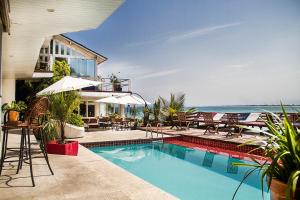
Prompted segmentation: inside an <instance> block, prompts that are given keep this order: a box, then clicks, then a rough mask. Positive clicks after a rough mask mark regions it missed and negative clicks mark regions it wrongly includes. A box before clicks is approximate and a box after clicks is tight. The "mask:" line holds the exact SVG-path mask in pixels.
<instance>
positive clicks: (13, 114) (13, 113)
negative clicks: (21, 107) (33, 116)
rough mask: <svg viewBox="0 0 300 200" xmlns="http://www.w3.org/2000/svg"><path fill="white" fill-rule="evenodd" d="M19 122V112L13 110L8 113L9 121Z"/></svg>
mask: <svg viewBox="0 0 300 200" xmlns="http://www.w3.org/2000/svg"><path fill="white" fill-rule="evenodd" d="M18 120H19V112H18V111H15V110H11V111H9V113H8V121H10V122H16V121H18Z"/></svg>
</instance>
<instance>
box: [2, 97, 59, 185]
mask: <svg viewBox="0 0 300 200" xmlns="http://www.w3.org/2000/svg"><path fill="white" fill-rule="evenodd" d="M48 106H49V100H48V98H46V97H42V98H39V99H38V100H36V101H35V102H33V103H32V105H31V106H30V108H29V109H28V111H27V113H26V120H25V121H24V122H16V123H10V122H7V121H6V120H5V123H4V125H3V126H2V130H3V142H2V153H1V162H0V175H1V173H2V169H3V165H4V162H18V168H17V174H18V173H19V170H20V169H22V165H23V162H25V163H27V164H29V168H30V175H31V181H32V185H33V187H34V186H35V182H34V177H33V168H32V158H33V157H32V149H31V141H30V130H33V131H37V132H38V133H39V134H40V136H41V140H40V149H41V152H42V154H43V157H44V158H45V160H46V163H47V165H48V168H49V170H50V172H51V174H52V175H53V174H54V173H53V171H52V169H51V166H50V163H49V159H48V153H47V149H46V145H45V144H46V135H45V133H44V131H43V125H42V124H43V120H44V118H45V115H46V113H47V110H48ZM7 116H8V112H6V113H5V115H4V117H5V119H6V118H7ZM11 129H21V140H20V147H19V159H18V160H17V161H16V160H7V161H5V159H8V158H11V156H10V157H9V156H6V152H7V151H17V148H8V147H7V140H8V135H9V134H8V131H9V130H11ZM24 154H25V155H24ZM35 158H37V157H35ZM27 160H28V161H29V162H27Z"/></svg>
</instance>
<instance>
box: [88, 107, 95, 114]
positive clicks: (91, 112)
mask: <svg viewBox="0 0 300 200" xmlns="http://www.w3.org/2000/svg"><path fill="white" fill-rule="evenodd" d="M88 117H95V105H90V104H89V105H88Z"/></svg>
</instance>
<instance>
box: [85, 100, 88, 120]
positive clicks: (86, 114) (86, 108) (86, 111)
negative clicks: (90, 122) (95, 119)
mask: <svg viewBox="0 0 300 200" xmlns="http://www.w3.org/2000/svg"><path fill="white" fill-rule="evenodd" d="M85 116H86V117H88V116H89V101H86V103H85Z"/></svg>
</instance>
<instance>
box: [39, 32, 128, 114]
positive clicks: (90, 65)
mask: <svg viewBox="0 0 300 200" xmlns="http://www.w3.org/2000/svg"><path fill="white" fill-rule="evenodd" d="M56 60H58V61H63V60H64V61H66V62H67V63H68V64H69V65H70V68H71V76H73V77H80V78H85V79H91V80H97V81H101V82H102V84H101V85H100V86H99V87H90V88H85V89H83V90H82V91H81V92H80V94H81V96H82V100H83V101H82V104H81V105H80V114H81V115H82V116H85V117H95V116H104V115H107V109H106V108H107V105H106V104H100V103H95V100H97V99H100V98H103V97H107V96H111V95H114V96H122V95H127V94H129V93H130V92H131V87H130V80H129V79H120V87H118V88H114V87H113V84H112V83H111V81H110V79H109V78H101V77H100V76H101V75H100V74H99V70H98V69H99V67H101V66H100V64H101V63H103V62H104V61H106V60H107V58H106V57H104V56H102V55H101V54H99V53H97V52H95V51H93V50H91V49H89V48H87V47H85V46H83V45H82V44H79V43H78V42H76V41H74V40H72V39H70V38H68V37H66V36H64V35H55V36H52V37H49V38H47V39H46V40H45V42H44V43H43V46H42V48H41V50H40V54H39V59H38V61H37V64H36V67H35V71H34V73H33V78H35V79H36V78H38V79H39V78H45V77H52V75H53V72H52V66H53V63H54V62H55V61H56ZM121 110H122V111H123V112H122V114H124V106H120V107H119V111H121Z"/></svg>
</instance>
